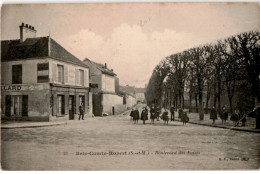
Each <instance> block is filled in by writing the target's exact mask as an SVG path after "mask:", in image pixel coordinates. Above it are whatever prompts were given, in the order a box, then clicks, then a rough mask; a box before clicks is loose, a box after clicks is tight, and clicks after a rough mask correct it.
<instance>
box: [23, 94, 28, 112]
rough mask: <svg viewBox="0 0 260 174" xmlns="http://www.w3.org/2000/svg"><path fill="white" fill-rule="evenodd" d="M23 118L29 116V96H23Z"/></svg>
mask: <svg viewBox="0 0 260 174" xmlns="http://www.w3.org/2000/svg"><path fill="white" fill-rule="evenodd" d="M22 116H28V95H23V96H22Z"/></svg>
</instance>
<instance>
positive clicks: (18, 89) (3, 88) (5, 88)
mask: <svg viewBox="0 0 260 174" xmlns="http://www.w3.org/2000/svg"><path fill="white" fill-rule="evenodd" d="M21 89H22V87H21V86H20V85H15V86H1V90H2V91H20V90H21Z"/></svg>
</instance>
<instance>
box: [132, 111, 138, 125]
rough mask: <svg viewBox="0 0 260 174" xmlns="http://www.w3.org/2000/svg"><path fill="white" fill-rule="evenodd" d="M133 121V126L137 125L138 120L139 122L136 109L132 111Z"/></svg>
mask: <svg viewBox="0 0 260 174" xmlns="http://www.w3.org/2000/svg"><path fill="white" fill-rule="evenodd" d="M133 120H134V124H136V123H137V124H138V120H139V111H138V109H137V108H135V110H134V114H133Z"/></svg>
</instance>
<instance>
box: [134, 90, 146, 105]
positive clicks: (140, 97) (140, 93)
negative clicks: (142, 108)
mask: <svg viewBox="0 0 260 174" xmlns="http://www.w3.org/2000/svg"><path fill="white" fill-rule="evenodd" d="M145 91H146V88H135V96H136V100H137V103H139V102H140V103H145V102H146V100H145V96H144V93H145Z"/></svg>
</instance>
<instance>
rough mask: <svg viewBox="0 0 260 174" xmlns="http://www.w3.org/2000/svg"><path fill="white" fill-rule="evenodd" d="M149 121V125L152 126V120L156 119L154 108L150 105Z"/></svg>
mask: <svg viewBox="0 0 260 174" xmlns="http://www.w3.org/2000/svg"><path fill="white" fill-rule="evenodd" d="M150 114H151V115H150V119H151V123H153V124H154V119H156V115H155V108H154V105H152V107H151V109H150Z"/></svg>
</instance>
